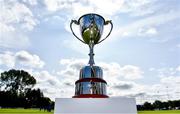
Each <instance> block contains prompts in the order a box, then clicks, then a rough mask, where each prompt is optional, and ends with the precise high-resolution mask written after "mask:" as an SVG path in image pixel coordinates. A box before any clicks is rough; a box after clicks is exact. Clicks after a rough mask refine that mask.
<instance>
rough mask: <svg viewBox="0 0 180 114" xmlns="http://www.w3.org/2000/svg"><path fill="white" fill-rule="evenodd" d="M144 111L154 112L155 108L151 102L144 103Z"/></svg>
mask: <svg viewBox="0 0 180 114" xmlns="http://www.w3.org/2000/svg"><path fill="white" fill-rule="evenodd" d="M144 109H145V110H153V106H152V105H151V103H149V102H145V103H144Z"/></svg>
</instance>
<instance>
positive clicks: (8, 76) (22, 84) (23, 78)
mask: <svg viewBox="0 0 180 114" xmlns="http://www.w3.org/2000/svg"><path fill="white" fill-rule="evenodd" d="M35 84H36V80H35V78H34V77H33V76H31V75H30V74H29V73H28V72H26V71H23V70H14V69H11V70H9V71H5V72H3V73H1V76H0V86H1V88H3V89H4V90H5V91H10V92H12V93H16V94H21V93H22V92H24V91H25V90H26V89H29V88H32V87H33V86H34V85H35Z"/></svg>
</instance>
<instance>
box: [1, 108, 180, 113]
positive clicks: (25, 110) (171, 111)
mask: <svg viewBox="0 0 180 114" xmlns="http://www.w3.org/2000/svg"><path fill="white" fill-rule="evenodd" d="M0 114H53V112H51V113H49V112H44V111H43V110H42V111H40V110H38V109H0ZM138 114H180V110H165V111H139V112H138Z"/></svg>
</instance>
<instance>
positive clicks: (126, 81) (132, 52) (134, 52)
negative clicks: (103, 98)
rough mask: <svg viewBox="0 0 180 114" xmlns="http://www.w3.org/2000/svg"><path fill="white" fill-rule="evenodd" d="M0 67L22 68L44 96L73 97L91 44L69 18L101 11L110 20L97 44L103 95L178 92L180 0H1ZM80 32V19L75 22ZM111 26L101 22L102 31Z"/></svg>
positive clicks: (170, 95) (147, 96)
mask: <svg viewBox="0 0 180 114" xmlns="http://www.w3.org/2000/svg"><path fill="white" fill-rule="evenodd" d="M0 5H1V7H0V72H3V71H4V70H9V69H11V68H16V69H24V70H27V71H28V72H30V73H31V74H32V75H33V76H34V77H35V78H36V79H37V80H38V84H37V86H36V87H39V88H41V89H42V90H43V91H44V93H45V95H46V96H49V97H51V98H52V99H54V98H56V97H71V96H73V95H74V81H75V80H77V79H78V77H79V76H78V75H79V69H80V68H81V67H82V66H83V65H86V64H87V62H88V53H89V50H88V46H87V45H84V44H82V43H81V42H79V41H78V40H76V39H75V37H74V36H73V35H72V33H71V32H70V28H69V24H70V21H71V19H76V20H78V18H79V17H80V16H81V15H83V14H86V13H98V14H100V15H102V16H103V17H104V18H105V19H106V20H112V22H113V24H114V29H113V32H112V34H111V35H110V36H109V38H108V39H107V40H105V41H104V42H102V43H101V44H99V45H97V46H95V62H96V65H99V66H101V67H102V68H103V69H104V78H105V79H106V81H107V82H108V95H110V96H113V97H114V96H115V97H118V96H132V97H136V98H137V101H138V103H141V102H143V101H144V100H148V101H153V100H155V99H161V100H167V99H179V96H180V59H179V58H180V38H179V32H180V13H179V12H180V1H179V0H94V1H93V0H0ZM73 28H74V30H75V32H76V33H77V34H78V35H79V28H78V26H74V27H73ZM108 30H109V26H105V29H104V34H103V37H104V36H105V35H107V33H108Z"/></svg>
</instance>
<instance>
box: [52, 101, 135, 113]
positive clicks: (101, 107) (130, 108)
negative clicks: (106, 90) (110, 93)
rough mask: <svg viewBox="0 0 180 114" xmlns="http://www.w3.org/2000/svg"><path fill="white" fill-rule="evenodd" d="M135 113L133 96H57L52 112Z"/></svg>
mask: <svg viewBox="0 0 180 114" xmlns="http://www.w3.org/2000/svg"><path fill="white" fill-rule="evenodd" d="M105 113H106V114H137V109H136V102H135V99H134V98H57V99H56V100H55V110H54V114H105Z"/></svg>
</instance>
